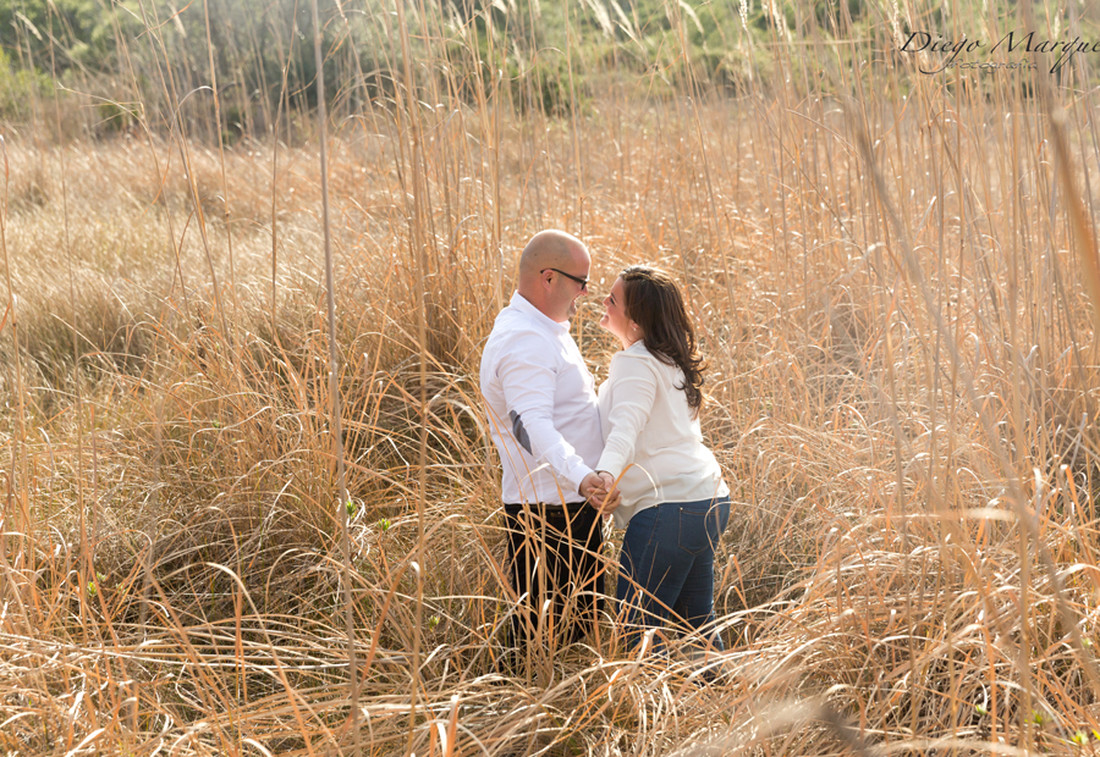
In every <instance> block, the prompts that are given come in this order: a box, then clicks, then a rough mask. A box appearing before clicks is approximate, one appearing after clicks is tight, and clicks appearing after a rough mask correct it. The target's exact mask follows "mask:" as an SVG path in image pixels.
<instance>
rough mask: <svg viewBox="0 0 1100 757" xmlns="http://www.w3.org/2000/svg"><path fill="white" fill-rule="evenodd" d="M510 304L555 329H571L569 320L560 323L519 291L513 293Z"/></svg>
mask: <svg viewBox="0 0 1100 757" xmlns="http://www.w3.org/2000/svg"><path fill="white" fill-rule="evenodd" d="M508 304H509V305H511V306H512V307H514V308H515V309H516V310H518V311H520V312H521V313H526V314H527V315H529V316H531V317H532V318H534V319H535V320H536V321H538V322H539V323H541V324H543V325H544V326H546V327H547V328H550V329H554V330H555V331H569V321H566V322H565V323H559V322H558V321H555V320H554V319H553V318H551V317H550V316H548V315H547V314H546V313H544V312H542V311H541V310H539V309H538V308H537V307H535V306H534V305H532V304H531V301H530V300H529V299H527V298H526V297H524V296H523V295H522V294H520V293H519V292H513V293H512V299H511V301H510V302H509V303H508Z"/></svg>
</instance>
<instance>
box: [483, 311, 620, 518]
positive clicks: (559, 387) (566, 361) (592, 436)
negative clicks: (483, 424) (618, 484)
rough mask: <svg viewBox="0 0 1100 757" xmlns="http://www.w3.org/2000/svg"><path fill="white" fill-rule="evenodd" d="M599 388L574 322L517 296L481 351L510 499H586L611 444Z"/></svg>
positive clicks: (504, 496) (504, 491)
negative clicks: (587, 485)
mask: <svg viewBox="0 0 1100 757" xmlns="http://www.w3.org/2000/svg"><path fill="white" fill-rule="evenodd" d="M594 388H595V382H594V381H593V379H592V374H591V373H589V372H588V368H587V367H586V366H585V364H584V360H583V359H582V358H581V352H580V350H579V349H578V348H577V343H576V342H575V341H573V337H572V336H571V335H570V334H569V324H568V322H566V323H559V322H557V321H555V320H553V319H552V318H550V317H548V316H547V315H545V314H544V313H542V312H541V311H539V310H538V308H536V307H535V306H534V305H532V304H531V303H530V302H529V301H528V300H527V299H526V298H525V297H523V296H522V295H521V294H520V293H519V292H516V293H515V294H513V295H512V300H511V302H510V303H509V305H508V307H506V308H504V309H503V310H502V311H500V313H499V314H498V315H497V318H496V321H495V322H494V324H493V331H492V333H491V334H489V340H488V342H486V344H485V352H484V353H483V354H482V356H481V393H482V395H483V396H484V397H485V403H486V406H487V410H488V416H489V433H490V436H492V439H493V443H494V444H495V445H496V448H497V452H498V453H500V462H501V466H502V467H503V468H504V475H503V478H502V482H501V497H502V499H503V501H504V502H515V503H520V502H531V503H533V502H544V503H547V504H562V503H569V502H583V501H584V497H582V496H581V495H580V493H579V491H578V489H579V487H580V484H581V481H582V480H583V479H584V477H585V476H587V475H588V474H589V473H591V472H592V471H593V470H594V466H595V463H596V460H597V458H599V456H600V449H601V448H602V447H603V435H602V433H601V431H600V413H599V408H598V406H597V399H596V393H595V391H594Z"/></svg>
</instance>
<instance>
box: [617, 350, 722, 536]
mask: <svg viewBox="0 0 1100 757" xmlns="http://www.w3.org/2000/svg"><path fill="white" fill-rule="evenodd" d="M683 384H684V374H683V371H681V370H680V369H679V368H677V367H675V366H671V365H666V364H665V363H662V362H661V361H660V360H658V359H657V358H656V357H655V356H654V355H653V354H652V353H651V352H650V351H649V350H647V349H646V347H645V343H644V342H642V341H640V340H639V341H637V342H635V343H634V344H632V345H630V346H629V347H627V348H626V349H625V350H623V351H621V352H618V353H616V354H615V356H614V357H613V358H611V369H610V372H609V375H608V379H607V381H604V382H603V384H601V385H600V390H599V398H600V419H601V425H602V427H603V436H604V448H603V454H602V455H601V456H600V461H599V462H598V463H597V464H596V470H604V471H608V472H609V473H611V474H612V475H614V476H615V477H616V478H619V476H620V474H621V475H622V478H621V480H620V481H619V490H620V491H621V492H622V495H623V500H622V504H621V505H619V507H618V508H617V509H616V510H615V512H614V517H615V525H617V526H619V527H620V528H625V527H626V525H627V523H629V522H630V519H631V518H632V517H633V516H634V513H636V512H639V511H641V510H644V509H646V508H647V507H653V506H654V505H657V504H660V503H662V502H691V501H695V500H701V499H708V498H710V497H718V496H725V495H728V494H729V487H728V486H726V483H725V481H723V480H722V470H721V468H720V466H719V465H718V461H717V460H715V459H714V455H713V454H712V453H711V451H710V450H709V449H707V448H706V446H704V445H703V434H702V431H701V430H700V428H699V420H698V418H694V417H692V413H691V408H690V407H689V406H688V402H687V394H686V393H685V392H684V390H683V389H680V388H679V387H681V386H683ZM624 471H625V472H624Z"/></svg>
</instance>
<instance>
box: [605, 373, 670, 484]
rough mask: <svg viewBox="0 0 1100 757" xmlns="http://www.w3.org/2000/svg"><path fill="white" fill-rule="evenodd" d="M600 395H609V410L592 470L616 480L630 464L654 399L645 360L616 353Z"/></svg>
mask: <svg viewBox="0 0 1100 757" xmlns="http://www.w3.org/2000/svg"><path fill="white" fill-rule="evenodd" d="M604 391H610V392H611V408H610V410H609V411H608V414H607V418H604V419H603V422H604V423H605V424H607V427H608V429H609V432H608V437H607V440H606V441H605V442H604V446H603V454H602V455H600V461H599V462H598V463H597V464H596V470H605V471H607V472H608V473H611V474H612V475H614V476H615V477H616V478H617V477H618V476H619V475H620V474H622V472H623V470H624V469H625V468H626V467H627V466H628V465H630V463H631V462H632V461H633V460H634V445H635V442H636V441H637V439H638V437H639V436H640V435H641V433H642V429H643V428H645V425H646V423H647V422H648V421H649V415H650V412H651V411H652V410H653V402H654V399H655V398H656V396H657V375H656V374H655V373H654V371H653V368H652V366H650V365H648V364H647V361H646V360H642V359H639V358H635V357H632V356H628V355H623V354H622V353H619V354H617V355H615V357H613V358H612V359H611V369H610V371H609V375H608V382H607V386H606V387H605V388H604Z"/></svg>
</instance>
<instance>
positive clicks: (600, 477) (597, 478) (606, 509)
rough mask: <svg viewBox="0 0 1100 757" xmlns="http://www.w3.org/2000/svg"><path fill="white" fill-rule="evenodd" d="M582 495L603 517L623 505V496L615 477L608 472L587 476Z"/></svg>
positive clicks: (597, 472) (598, 472)
mask: <svg viewBox="0 0 1100 757" xmlns="http://www.w3.org/2000/svg"><path fill="white" fill-rule="evenodd" d="M586 484H587V491H586ZM581 494H584V495H585V497H586V498H587V499H588V501H589V502H590V503H591V504H592V506H593V507H595V508H596V510H598V511H599V512H600V513H601V514H603V515H610V514H611V513H612V512H614V510H615V508H617V507H618V506H619V505H620V504H622V494H621V493H620V492H619V490H618V489H617V488H616V486H615V477H614V476H612V475H611V474H610V473H608V472H607V471H596V472H595V473H590V474H589V475H588V476H586V477H585V479H584V481H583V482H582V483H581Z"/></svg>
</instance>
